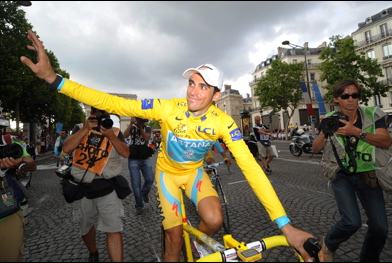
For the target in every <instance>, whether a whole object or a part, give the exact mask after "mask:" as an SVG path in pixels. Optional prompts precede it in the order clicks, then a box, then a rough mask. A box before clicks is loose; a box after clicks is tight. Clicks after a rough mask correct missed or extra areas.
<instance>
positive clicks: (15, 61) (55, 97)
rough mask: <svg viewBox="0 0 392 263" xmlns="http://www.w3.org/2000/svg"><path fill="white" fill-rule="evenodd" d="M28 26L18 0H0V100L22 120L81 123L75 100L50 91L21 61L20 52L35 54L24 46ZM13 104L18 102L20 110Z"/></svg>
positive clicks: (54, 62) (54, 60)
mask: <svg viewBox="0 0 392 263" xmlns="http://www.w3.org/2000/svg"><path fill="white" fill-rule="evenodd" d="M30 29H32V25H31V24H30V23H29V22H28V21H27V19H26V18H25V12H24V11H23V10H20V9H19V8H18V5H17V1H2V2H0V58H1V63H0V94H1V96H0V100H1V103H2V107H3V108H4V112H9V113H10V114H11V118H13V119H17V121H19V120H20V121H23V122H38V123H45V122H46V120H47V119H54V120H55V122H57V121H61V122H63V123H64V125H65V126H73V125H74V124H75V123H80V122H82V121H83V119H84V114H83V112H82V110H81V107H80V106H79V104H78V103H76V101H73V100H71V99H70V98H67V97H65V96H63V95H60V94H58V93H57V92H53V91H52V90H50V89H49V86H48V84H47V83H46V82H45V81H43V80H40V79H38V78H37V77H36V76H35V75H34V74H33V73H32V72H31V71H30V69H28V68H27V67H26V66H25V65H23V64H22V63H21V62H20V56H22V55H27V56H29V57H30V58H35V56H36V54H35V52H34V51H30V50H28V49H27V48H26V46H27V45H29V44H30V42H29V40H28V39H27V37H26V36H27V31H28V30H30ZM47 53H48V56H49V58H50V61H51V64H52V66H53V68H54V69H55V71H56V72H58V73H59V74H61V75H63V76H64V77H67V78H69V74H68V73H67V72H65V71H64V70H62V69H61V68H60V64H59V62H58V60H57V58H56V56H55V55H54V53H53V52H51V51H47ZM16 105H20V106H19V110H18V108H17V106H16ZM72 122H74V123H72Z"/></svg>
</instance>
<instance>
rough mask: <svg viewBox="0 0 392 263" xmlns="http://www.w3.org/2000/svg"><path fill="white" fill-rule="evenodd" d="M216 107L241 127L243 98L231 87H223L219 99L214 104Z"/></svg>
mask: <svg viewBox="0 0 392 263" xmlns="http://www.w3.org/2000/svg"><path fill="white" fill-rule="evenodd" d="M216 106H217V107H218V108H219V109H221V110H222V111H224V112H225V113H227V114H228V115H230V116H231V117H232V118H233V119H234V121H235V123H236V124H237V125H238V127H241V111H242V110H243V108H244V105H243V97H242V95H241V94H240V92H239V91H238V90H236V89H232V88H231V85H225V86H224V91H223V92H222V96H221V98H220V99H219V100H218V101H217V102H216Z"/></svg>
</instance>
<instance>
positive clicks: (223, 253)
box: [179, 187, 303, 262]
mask: <svg viewBox="0 0 392 263" xmlns="http://www.w3.org/2000/svg"><path fill="white" fill-rule="evenodd" d="M183 189H184V188H183V187H181V188H180V189H179V191H180V202H181V209H182V222H183V223H182V226H183V237H184V245H185V255H184V257H185V258H186V261H188V262H194V261H195V259H194V257H193V254H192V249H191V239H190V237H191V236H193V237H195V238H196V239H197V240H199V241H200V242H202V243H203V244H204V245H206V246H208V248H210V249H211V250H212V251H214V253H212V254H209V255H207V256H205V257H202V258H200V259H198V260H197V262H224V261H227V260H235V259H240V260H241V261H243V262H254V261H256V260H260V259H261V258H262V255H261V252H263V251H266V250H268V249H272V248H275V247H280V246H283V247H290V246H289V244H288V242H287V239H286V237H285V236H283V235H276V236H271V237H267V238H263V239H261V240H259V241H254V242H251V243H248V244H245V243H244V242H240V241H238V240H236V239H235V238H233V236H232V235H231V234H226V235H224V236H223V241H224V245H222V244H221V243H219V242H218V241H216V240H214V239H213V238H211V237H209V236H208V235H207V234H205V233H203V232H201V231H200V230H198V229H196V228H195V227H193V226H191V225H190V224H189V223H188V218H187V215H186V210H185V203H184V197H183ZM295 254H296V255H297V257H298V259H299V261H300V262H303V259H302V257H301V256H300V255H299V254H298V253H295Z"/></svg>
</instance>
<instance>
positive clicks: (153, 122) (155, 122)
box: [148, 120, 161, 129]
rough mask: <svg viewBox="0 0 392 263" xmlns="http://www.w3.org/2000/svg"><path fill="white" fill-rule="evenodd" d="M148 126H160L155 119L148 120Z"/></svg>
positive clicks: (156, 127)
mask: <svg viewBox="0 0 392 263" xmlns="http://www.w3.org/2000/svg"><path fill="white" fill-rule="evenodd" d="M148 126H150V127H151V129H160V128H161V125H160V124H159V122H158V121H155V120H150V121H149V122H148Z"/></svg>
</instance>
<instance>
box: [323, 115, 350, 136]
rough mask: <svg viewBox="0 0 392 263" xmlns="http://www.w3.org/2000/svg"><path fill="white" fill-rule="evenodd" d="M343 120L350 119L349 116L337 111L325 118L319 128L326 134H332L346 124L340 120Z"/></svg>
mask: <svg viewBox="0 0 392 263" xmlns="http://www.w3.org/2000/svg"><path fill="white" fill-rule="evenodd" d="M341 120H345V121H348V117H347V116H346V115H344V114H343V113H341V112H336V113H334V114H333V115H331V116H329V117H327V118H325V119H323V120H322V121H321V123H320V127H319V128H320V130H322V132H323V133H324V134H325V135H328V136H331V135H332V134H334V133H335V132H336V131H337V130H338V129H339V128H341V127H344V126H345V124H344V123H342V122H340V121H341Z"/></svg>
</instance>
